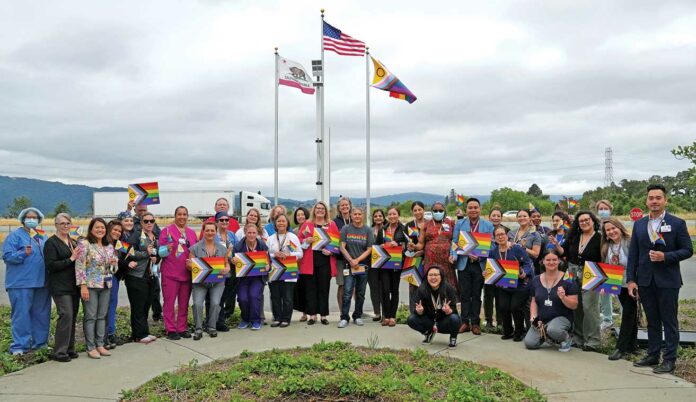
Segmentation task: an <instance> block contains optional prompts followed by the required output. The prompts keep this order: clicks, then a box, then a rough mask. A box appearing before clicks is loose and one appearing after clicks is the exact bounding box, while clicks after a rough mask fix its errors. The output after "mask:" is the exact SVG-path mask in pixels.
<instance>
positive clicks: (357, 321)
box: [354, 318, 365, 327]
mask: <svg viewBox="0 0 696 402" xmlns="http://www.w3.org/2000/svg"><path fill="white" fill-rule="evenodd" d="M354 321H355V325H357V326H359V327H362V326H363V325H365V323H364V322H363V320H362V318H356V319H355V320H354Z"/></svg>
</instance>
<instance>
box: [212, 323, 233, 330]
mask: <svg viewBox="0 0 696 402" xmlns="http://www.w3.org/2000/svg"><path fill="white" fill-rule="evenodd" d="M215 329H217V330H218V331H219V332H230V327H228V326H227V324H218V325H217V326H216V327H215Z"/></svg>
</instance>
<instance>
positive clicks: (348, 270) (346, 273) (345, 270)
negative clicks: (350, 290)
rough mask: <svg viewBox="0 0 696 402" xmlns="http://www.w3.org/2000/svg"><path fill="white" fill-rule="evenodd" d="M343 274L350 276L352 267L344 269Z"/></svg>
mask: <svg viewBox="0 0 696 402" xmlns="http://www.w3.org/2000/svg"><path fill="white" fill-rule="evenodd" d="M343 276H350V268H346V269H344V270H343Z"/></svg>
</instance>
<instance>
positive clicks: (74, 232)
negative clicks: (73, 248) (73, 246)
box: [69, 225, 82, 240]
mask: <svg viewBox="0 0 696 402" xmlns="http://www.w3.org/2000/svg"><path fill="white" fill-rule="evenodd" d="M69 235H70V237H71V238H72V239H73V240H77V239H78V237H80V236H82V228H81V227H79V226H77V225H73V226H70V234H69Z"/></svg>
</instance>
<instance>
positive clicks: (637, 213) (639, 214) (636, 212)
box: [631, 208, 643, 222]
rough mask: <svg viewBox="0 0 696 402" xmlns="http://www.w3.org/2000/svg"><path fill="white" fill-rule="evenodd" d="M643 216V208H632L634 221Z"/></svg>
mask: <svg viewBox="0 0 696 402" xmlns="http://www.w3.org/2000/svg"><path fill="white" fill-rule="evenodd" d="M642 217H643V210H642V209H640V208H633V209H632V210H631V220H632V221H633V222H635V221H637V220H638V219H641V218H642Z"/></svg>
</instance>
